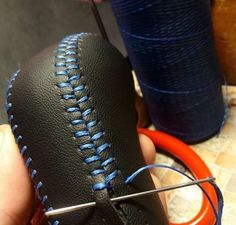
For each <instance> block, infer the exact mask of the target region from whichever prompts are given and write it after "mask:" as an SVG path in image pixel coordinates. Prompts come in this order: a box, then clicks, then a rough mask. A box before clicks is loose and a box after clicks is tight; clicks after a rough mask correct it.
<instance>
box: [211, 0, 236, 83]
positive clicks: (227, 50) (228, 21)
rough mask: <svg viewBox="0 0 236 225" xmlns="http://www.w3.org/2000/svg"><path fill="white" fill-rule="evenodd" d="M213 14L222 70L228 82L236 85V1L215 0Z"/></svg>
mask: <svg viewBox="0 0 236 225" xmlns="http://www.w3.org/2000/svg"><path fill="white" fill-rule="evenodd" d="M212 14H213V27H214V33H215V43H216V49H217V52H218V57H219V61H220V65H221V68H222V71H223V73H224V76H225V77H226V79H227V82H228V84H231V85H236V1H235V0H214V1H213V7H212Z"/></svg>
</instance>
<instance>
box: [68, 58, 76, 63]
mask: <svg viewBox="0 0 236 225" xmlns="http://www.w3.org/2000/svg"><path fill="white" fill-rule="evenodd" d="M77 61H78V60H77V59H76V58H66V60H65V62H66V63H72V62H77Z"/></svg>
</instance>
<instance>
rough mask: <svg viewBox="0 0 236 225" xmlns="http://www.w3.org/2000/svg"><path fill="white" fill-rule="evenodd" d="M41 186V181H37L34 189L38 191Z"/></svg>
mask: <svg viewBox="0 0 236 225" xmlns="http://www.w3.org/2000/svg"><path fill="white" fill-rule="evenodd" d="M42 186H43V183H42V182H41V181H39V182H38V183H37V185H36V190H37V191H38V193H39V192H40V190H41V188H42Z"/></svg>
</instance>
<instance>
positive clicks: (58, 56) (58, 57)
mask: <svg viewBox="0 0 236 225" xmlns="http://www.w3.org/2000/svg"><path fill="white" fill-rule="evenodd" d="M56 58H57V59H65V56H64V55H57V56H56Z"/></svg>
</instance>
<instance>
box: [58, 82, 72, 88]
mask: <svg viewBox="0 0 236 225" xmlns="http://www.w3.org/2000/svg"><path fill="white" fill-rule="evenodd" d="M57 87H59V88H65V87H71V83H67V82H64V83H60V84H57Z"/></svg>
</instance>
